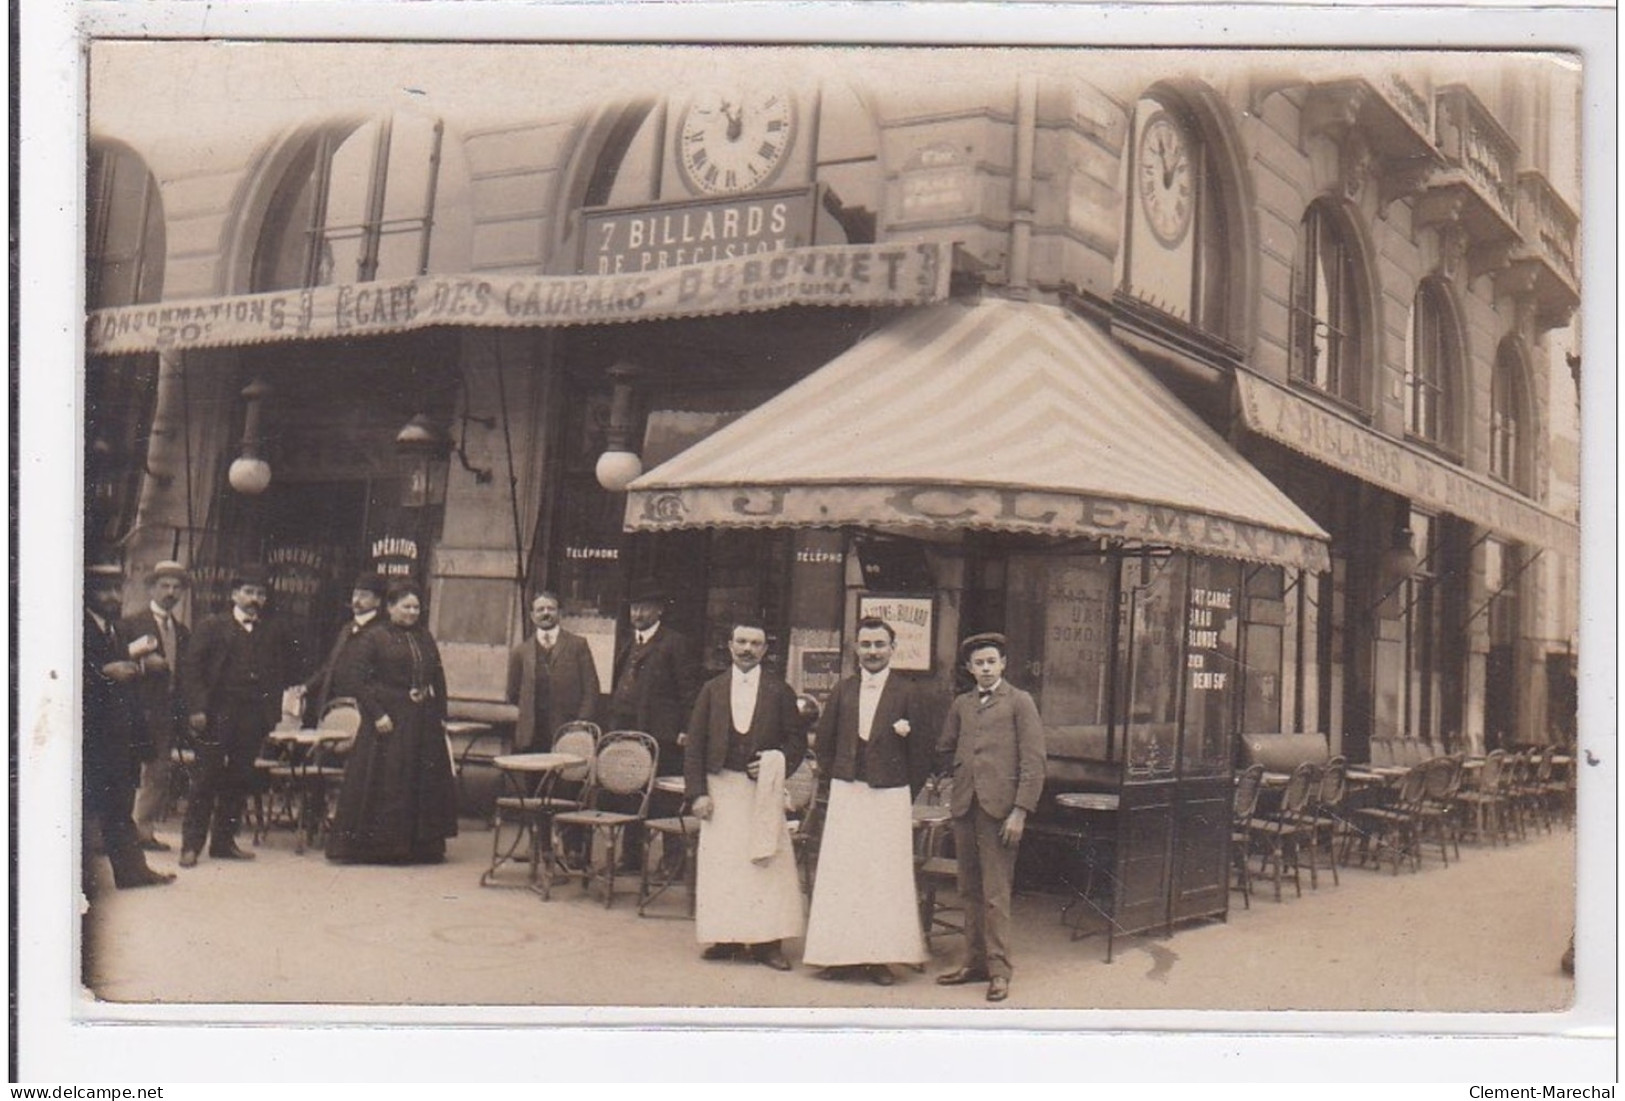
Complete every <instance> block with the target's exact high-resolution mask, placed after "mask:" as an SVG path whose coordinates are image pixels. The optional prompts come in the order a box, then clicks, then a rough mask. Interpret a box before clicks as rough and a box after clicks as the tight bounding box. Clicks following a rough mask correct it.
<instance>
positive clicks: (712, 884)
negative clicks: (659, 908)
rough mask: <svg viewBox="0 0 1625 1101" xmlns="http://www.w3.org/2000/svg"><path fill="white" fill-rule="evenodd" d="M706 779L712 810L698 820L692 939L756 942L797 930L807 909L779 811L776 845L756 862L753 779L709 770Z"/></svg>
mask: <svg viewBox="0 0 1625 1101" xmlns="http://www.w3.org/2000/svg"><path fill="white" fill-rule="evenodd" d="M705 782H706V787H707V789H708V791H709V793H710V796H711V806H712V810H711V817H710V819H709V820H708V821H704V822H701V823H700V852H699V856H698V858H697V859H696V863H695V876H696V879H695V899H694V935H695V937H696V939H697V940H698V941H699V943H701V944H717V943H721V942H738V943H740V944H761V943H763V942H765V941H772V940H783V939H785V938H786V937H799V936H801V934H802V931H803V930H804V929H805V928H806V922H807V910H806V905H805V903H804V902H803V901H802V898H801V880H800V878H799V877H798V876H797V875H796V857H795V850H794V849H793V848H792V847H791V845H790V830H789V826H788V825H787V824H786V823H785V822H784V814H783V812H782V811H781V812H780V813H779V830H780V832H781V834H782V837H781V840H780V844H779V846H778V851H777V852H775V853H774V854H773V856H772V857H770V858H769V859H767V860H766V861H763V862H761V863H757V862H756V861H753V860H752V859H751V858H750V845H751V833H752V830H751V819H752V808H753V806H754V804H755V801H756V785H755V784H754V783H752V782H751V780H750V779H749V778H748V777H747V776H746V775H745V774H744V773H742V772H713V773H712V774H711V775H709V776H707V777H706V781H705Z"/></svg>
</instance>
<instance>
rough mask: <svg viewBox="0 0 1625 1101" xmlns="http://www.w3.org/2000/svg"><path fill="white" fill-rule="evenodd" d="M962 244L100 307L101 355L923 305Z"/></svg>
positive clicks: (95, 339)
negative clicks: (436, 329) (433, 331)
mask: <svg viewBox="0 0 1625 1101" xmlns="http://www.w3.org/2000/svg"><path fill="white" fill-rule="evenodd" d="M952 247H953V246H952V245H948V244H942V243H938V242H915V243H911V244H876V245H815V246H809V247H807V248H798V249H784V250H782V251H778V252H765V253H756V254H753V255H750V256H744V257H736V258H730V259H724V260H713V261H708V262H706V263H703V264H687V265H683V266H680V267H670V268H658V269H655V270H652V271H640V272H627V273H625V274H612V275H423V276H419V277H417V278H415V279H401V280H396V281H392V282H391V281H383V282H373V283H345V284H340V285H334V286H325V287H313V288H310V289H308V290H289V291H267V292H265V293H262V294H243V295H231V296H228V297H225V298H200V299H184V300H177V301H173V302H156V303H152V304H149V305H140V306H118V307H112V308H109V309H105V310H96V311H95V312H93V313H92V314H90V316H89V317H88V318H87V320H86V328H85V347H86V350H87V351H88V352H89V353H90V354H91V355H123V354H127V353H132V352H157V351H170V350H174V351H185V350H187V349H190V348H224V347H241V346H245V345H250V344H271V343H276V342H278V341H286V340H332V339H338V338H343V337H363V336H377V335H379V334H384V333H404V332H411V331H413V330H416V329H426V328H430V327H432V326H436V325H457V326H478V327H499V328H556V327H561V326H567V325H608V324H619V323H622V322H628V321H660V320H666V319H669V318H680V317H712V316H716V315H718V314H733V313H751V312H755V311H759V310H773V309H778V308H779V307H781V306H918V305H924V304H926V303H929V302H938V301H941V300H942V299H943V298H946V297H947V295H948V276H949V269H950V267H951V266H952V264H951V260H952V256H951V251H952Z"/></svg>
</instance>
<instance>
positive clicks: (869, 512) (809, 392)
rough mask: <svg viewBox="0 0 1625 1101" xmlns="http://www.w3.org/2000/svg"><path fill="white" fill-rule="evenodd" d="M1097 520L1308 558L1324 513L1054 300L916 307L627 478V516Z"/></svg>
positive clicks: (1105, 530) (990, 526) (630, 525)
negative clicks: (1309, 511)
mask: <svg viewBox="0 0 1625 1101" xmlns="http://www.w3.org/2000/svg"><path fill="white" fill-rule="evenodd" d="M844 526H862V527H884V528H887V529H892V530H895V529H903V530H917V531H945V530H966V529H977V530H989V531H1010V532H1029V533H1038V534H1044V535H1052V536H1056V537H1062V538H1077V537H1097V538H1101V539H1105V540H1108V541H1110V542H1113V543H1144V544H1147V545H1160V546H1172V547H1178V548H1181V549H1184V550H1189V551H1193V552H1196V553H1199V554H1213V555H1221V556H1226V557H1233V558H1241V559H1246V560H1249V561H1256V562H1268V563H1274V564H1278V565H1285V566H1292V567H1297V568H1304V569H1311V570H1321V569H1324V568H1326V565H1327V561H1328V559H1327V552H1326V546H1325V543H1326V539H1327V536H1326V533H1325V532H1324V531H1323V530H1321V528H1320V527H1319V526H1317V525H1316V524H1315V522H1314V521H1313V520H1311V519H1310V518H1309V517H1308V516H1307V515H1306V514H1305V513H1304V512H1303V511H1302V510H1301V509H1299V508H1298V506H1297V505H1295V504H1293V503H1292V501H1291V500H1289V499H1288V498H1287V497H1286V495H1285V494H1283V493H1282V492H1281V491H1280V490H1279V489H1278V488H1276V487H1275V485H1273V484H1272V483H1271V482H1270V481H1269V480H1268V479H1267V478H1265V477H1264V476H1263V475H1262V474H1260V473H1259V472H1258V471H1257V470H1256V469H1255V468H1253V467H1252V466H1251V465H1250V464H1249V463H1248V462H1247V461H1246V460H1245V459H1243V458H1242V457H1241V456H1240V455H1239V454H1237V453H1236V452H1235V450H1234V449H1232V448H1231V447H1230V446H1229V445H1228V444H1227V443H1226V442H1225V441H1224V440H1223V439H1222V438H1221V437H1220V436H1219V435H1218V434H1217V433H1216V432H1214V431H1213V430H1212V429H1211V428H1209V427H1208V426H1207V425H1206V424H1205V423H1203V422H1202V420H1201V419H1200V418H1199V417H1197V416H1196V414H1195V413H1193V412H1191V411H1190V409H1188V408H1187V407H1186V406H1185V405H1184V404H1183V403H1181V402H1180V401H1179V400H1178V399H1177V398H1175V397H1174V396H1173V394H1171V393H1170V392H1169V391H1168V390H1167V389H1166V388H1164V387H1163V386H1162V385H1161V384H1160V383H1159V382H1157V381H1156V379H1155V378H1153V377H1152V376H1151V374H1150V373H1149V372H1148V371H1147V370H1146V369H1145V368H1144V367H1143V366H1142V365H1141V364H1139V363H1138V362H1137V361H1135V360H1134V359H1133V358H1132V357H1131V356H1130V355H1129V354H1128V353H1127V352H1126V351H1124V350H1123V348H1122V347H1120V346H1119V345H1118V344H1117V343H1116V342H1114V341H1113V340H1112V339H1111V338H1109V337H1108V336H1106V335H1105V334H1104V333H1102V332H1101V331H1100V330H1099V329H1097V328H1096V327H1095V326H1093V325H1092V324H1090V323H1089V322H1087V321H1084V320H1082V319H1081V318H1079V317H1076V316H1075V315H1073V314H1070V313H1068V312H1066V311H1064V310H1062V309H1060V308H1058V307H1055V306H1046V305H1037V304H1032V303H1024V302H1010V301H1005V300H1000V299H988V300H984V301H981V302H978V303H965V302H957V301H955V302H945V303H940V304H938V305H935V306H930V307H926V308H922V309H919V310H916V311H914V312H912V313H910V314H909V315H908V316H906V317H904V318H901V319H900V320H898V321H897V322H895V323H893V324H892V325H890V326H888V327H887V328H885V329H883V330H881V331H880V332H877V333H875V334H874V335H872V336H870V337H868V338H867V339H865V340H863V341H861V342H860V343H858V344H857V345H856V346H854V347H853V348H852V349H850V350H849V351H847V352H846V353H844V354H842V355H840V356H838V357H837V358H836V359H834V360H832V361H831V362H830V363H828V364H826V365H825V366H824V367H822V368H820V369H819V370H818V371H815V372H813V373H812V374H811V375H809V376H807V377H806V378H805V379H803V380H801V381H800V382H799V383H797V384H796V385H794V386H792V387H790V388H789V389H788V390H786V391H784V392H783V393H781V394H779V395H778V396H777V397H775V398H773V399H772V400H770V401H768V402H766V403H764V404H763V405H761V406H760V407H758V408H756V409H754V410H752V411H751V412H750V413H747V414H746V415H745V416H743V417H741V418H740V419H738V420H737V421H734V422H733V423H731V424H729V425H728V426H726V427H724V428H722V429H720V430H719V431H717V432H716V433H715V434H714V435H711V436H709V437H707V438H706V439H704V440H702V441H700V442H699V443H697V444H695V445H694V446H692V447H690V448H689V449H688V450H686V451H684V452H682V453H680V454H678V455H676V456H674V457H673V458H671V459H670V460H669V461H667V462H665V463H663V464H662V465H660V466H659V467H656V468H655V469H653V470H651V471H649V472H647V473H646V474H644V475H643V476H642V477H640V478H638V479H637V480H636V481H634V482H633V483H632V485H631V486H630V488H629V490H628V495H627V505H626V528H627V530H629V531H667V530H674V529H680V528H705V527H844Z"/></svg>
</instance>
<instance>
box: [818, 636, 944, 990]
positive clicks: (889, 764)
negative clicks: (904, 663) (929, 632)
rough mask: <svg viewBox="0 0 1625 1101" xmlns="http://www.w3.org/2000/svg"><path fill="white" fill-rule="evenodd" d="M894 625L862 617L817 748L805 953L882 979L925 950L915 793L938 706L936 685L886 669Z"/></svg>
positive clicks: (831, 967) (829, 966)
mask: <svg viewBox="0 0 1625 1101" xmlns="http://www.w3.org/2000/svg"><path fill="white" fill-rule="evenodd" d="M896 647H897V634H896V632H895V631H894V630H893V629H892V626H891V624H889V623H887V622H886V621H885V620H882V619H874V618H865V619H862V620H860V621H859V622H858V634H857V653H858V665H859V667H860V672H859V675H858V676H856V677H848V678H847V679H846V680H843V681H842V682H841V683H840V684H839V685H837V686H836V689H835V691H834V693H833V694H832V695H831V696H830V698H829V703H828V705H827V706H826V707H825V708H824V712H823V714H822V715H820V716H819V718H818V725H817V727H816V737H815V745H814V750H815V752H816V753H817V756H818V772H819V776H820V778H821V782H827V783H828V784H829V807H828V810H827V812H826V814H825V818H824V834H823V840H822V842H821V843H820V846H819V856H818V877H817V880H816V882H815V885H814V887H813V901H812V914H811V916H810V917H809V918H808V920H807V945H806V951H805V953H804V959H805V962H807V963H808V964H810V965H813V966H817V967H822V968H824V971H823V973H822V974H821V975H820V978H846V977H852V976H860V975H861V976H864V977H867V978H868V979H869V980H870V981H871V982H874V983H878V984H879V985H881V986H890V985H891V984H892V983H893V982H894V981H895V978H894V976H893V974H892V971H891V968H890V967H889V966H888V965H889V964H893V963H906V964H920V963H924V962H925V959H926V948H925V938H924V937H923V936H922V934H921V932H920V918H919V909H918V906H917V904H916V899H915V891H914V848H913V818H912V811H911V808H912V805H913V795H914V794H915V793H916V792H918V791H919V789H920V788H921V787H923V786H924V784H925V779H926V776H927V775H928V774H929V773H930V770H931V762H932V754H933V750H934V748H935V746H934V744H933V741H932V735H933V734H934V733H935V731H936V730H937V725H938V722H939V720H940V716H941V714H942V709H941V707H940V706H938V705H937V702H936V700H935V698H934V696H935V693H934V692H932V691H931V690H930V689H929V688H928V687H927V686H925V685H923V684H920V683H918V682H916V681H913V680H911V679H910V678H908V677H906V676H904V675H903V674H901V673H896V672H894V671H893V670H892V669H891V660H892V655H893V654H894V652H895V651H896Z"/></svg>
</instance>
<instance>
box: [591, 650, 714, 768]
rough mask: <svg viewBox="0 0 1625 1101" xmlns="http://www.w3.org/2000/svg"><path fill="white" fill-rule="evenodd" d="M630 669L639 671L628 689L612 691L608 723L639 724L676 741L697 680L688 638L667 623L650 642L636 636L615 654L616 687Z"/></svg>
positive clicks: (660, 738) (663, 738)
mask: <svg viewBox="0 0 1625 1101" xmlns="http://www.w3.org/2000/svg"><path fill="white" fill-rule="evenodd" d="M628 671H635V672H636V674H637V676H636V679H635V680H634V681H633V684H632V688H631V690H630V691H624V690H618V691H616V692H615V693H613V694H612V696H611V701H610V716H609V721H610V725H611V726H612V727H616V728H620V729H632V730H641V731H643V732H644V733H645V734H652V735H654V737H655V739H656V740H657V741H660V742H662V743H666V744H671V745H675V743H676V741H677V734H678V732H679V731H681V730H682V729H683V720H684V719H686V718H688V709H689V705H690V704H691V703H692V702H693V700H694V693H695V690H696V688H697V682H698V680H699V669H698V667H697V666H696V665H695V662H694V657H693V654H692V652H691V651H690V648H689V645H688V639H686V638H685V637H683V636H682V635H680V634H678V633H677V632H676V631H674V630H672V629H671V628H670V627H667V626H665V625H664V624H662V625H661V627H660V629H659V630H658V631H656V632H655V635H654V638H652V639H650V640H649V644H648V645H647V646H639V645H638V644H637V642H636V639H635V637H634V640H633V641H631V642H629V643H627V645H625V646H623V647H622V648H621V651H620V653H618V654H616V655H615V685H616V688H617V689H620V688H621V684H622V680H623V678H624V677H625V676H626V675H627V673H628Z"/></svg>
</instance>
